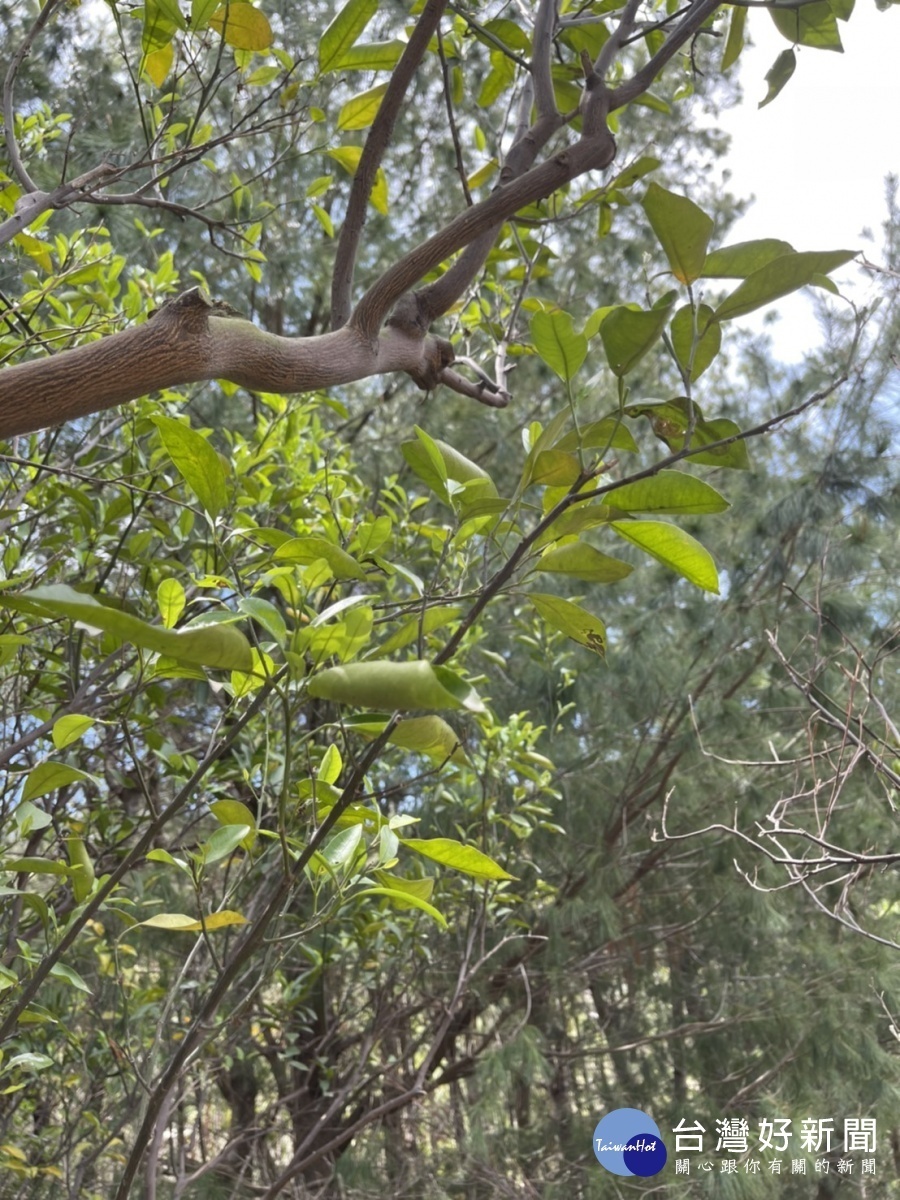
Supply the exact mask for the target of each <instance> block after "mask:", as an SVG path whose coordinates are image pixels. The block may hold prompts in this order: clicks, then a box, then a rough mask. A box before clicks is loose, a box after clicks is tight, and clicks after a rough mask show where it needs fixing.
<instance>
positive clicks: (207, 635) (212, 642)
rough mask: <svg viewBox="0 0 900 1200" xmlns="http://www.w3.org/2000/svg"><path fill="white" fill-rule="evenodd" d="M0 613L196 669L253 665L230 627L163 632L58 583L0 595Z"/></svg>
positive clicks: (246, 648)
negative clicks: (67, 626)
mask: <svg viewBox="0 0 900 1200" xmlns="http://www.w3.org/2000/svg"><path fill="white" fill-rule="evenodd" d="M0 608H10V609H12V610H13V611H15V612H27V613H33V614H37V615H39V616H54V617H69V618H70V619H71V620H73V621H79V622H80V623H81V624H83V625H87V626H88V627H89V628H91V629H99V630H102V631H103V632H105V633H110V634H112V635H113V637H115V638H117V639H118V640H119V641H121V642H130V643H131V644H132V645H134V646H139V647H140V648H141V649H143V650H151V651H153V652H154V653H156V654H166V655H169V656H170V657H171V658H175V659H178V660H179V661H181V662H188V663H196V664H197V665H198V666H204V667H217V668H222V669H225V670H228V669H232V670H238V671H247V670H249V669H250V667H251V664H252V656H251V653H250V643H249V642H248V641H247V639H246V638H245V637H244V635H243V634H242V633H241V632H240V631H239V630H237V629H235V628H234V627H233V626H232V625H207V626H203V627H201V628H192V627H190V626H188V628H186V629H178V630H175V629H162V628H160V626H158V625H148V624H147V622H146V621H141V620H140V619H139V618H138V617H133V616H131V614H130V613H126V612H122V611H121V609H117V608H107V607H106V605H104V604H100V603H98V601H97V600H95V599H94V597H93V596H90V595H87V594H86V593H84V592H76V591H75V590H74V588H70V587H69V586H68V585H67V584H63V583H59V584H53V585H52V586H50V587H39V588H32V590H31V591H29V592H21V593H20V594H19V595H14V596H8V595H2V594H0Z"/></svg>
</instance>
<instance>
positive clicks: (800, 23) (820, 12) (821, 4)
mask: <svg viewBox="0 0 900 1200" xmlns="http://www.w3.org/2000/svg"><path fill="white" fill-rule="evenodd" d="M769 13H770V15H771V17H772V20H773V21H774V23H775V28H776V29H777V30H778V32H779V33H781V34H783V35H784V37H786V38H787V39H788V41H789V42H793V43H794V44H795V45H800V46H814V47H816V49H818V50H837V51H838V52H842V51H843V49H844V47H843V46H842V45H841V35H840V33H838V27H837V18H836V17H835V15H834V12H833V10H832V8H831V5H830V4H829V3H828V0H814V2H813V3H812V4H802V5H800V6H799V7H797V8H770V9H769Z"/></svg>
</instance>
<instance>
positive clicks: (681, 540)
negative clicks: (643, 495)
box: [610, 521, 719, 595]
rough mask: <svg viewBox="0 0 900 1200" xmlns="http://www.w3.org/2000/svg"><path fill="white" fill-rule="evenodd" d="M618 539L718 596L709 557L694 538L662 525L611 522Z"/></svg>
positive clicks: (673, 526)
mask: <svg viewBox="0 0 900 1200" xmlns="http://www.w3.org/2000/svg"><path fill="white" fill-rule="evenodd" d="M610 528H611V529H614V530H615V531H616V533H617V534H618V535H619V537H621V538H624V539H625V541H626V542H631V544H632V545H633V546H637V547H638V548H639V549H641V550H643V551H645V553H647V554H649V555H651V556H652V557H653V558H655V559H656V560H657V561H658V562H661V563H662V564H663V566H666V567H668V568H669V569H670V570H672V571H674V572H675V573H676V574H677V575H681V576H683V577H684V578H685V579H687V580H688V581H689V582H690V583H693V584H695V585H696V586H697V587H699V588H702V589H703V590H704V591H707V592H715V593H716V594H717V595H718V592H719V575H718V572H717V571H716V564H715V563H714V562H713V558H712V555H711V554H710V552H709V551H708V550H707V549H706V548H705V547H704V546H701V545H700V543H699V542H698V541H697V540H696V538H692V537H691V535H690V534H689V533H685V532H684V530H683V529H679V528H678V526H677V525H669V524H667V523H666V522H664V521H612V522H611V523H610Z"/></svg>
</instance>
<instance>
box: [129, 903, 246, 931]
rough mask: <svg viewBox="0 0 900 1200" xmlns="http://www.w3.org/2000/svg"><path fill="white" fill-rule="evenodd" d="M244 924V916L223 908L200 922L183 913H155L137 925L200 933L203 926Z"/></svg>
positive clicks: (208, 928)
mask: <svg viewBox="0 0 900 1200" xmlns="http://www.w3.org/2000/svg"><path fill="white" fill-rule="evenodd" d="M246 924H247V918H246V917H242V916H241V914H240V913H239V912H233V911H232V910H230V909H227V908H223V909H222V911H221V912H215V913H210V914H209V916H208V917H204V919H203V921H202V922H201V921H196V920H194V918H193V917H188V916H185V914H184V913H157V914H156V916H155V917H149V918H148V919H147V920H146V921H139V922H138V926H141V925H144V926H146V927H147V928H148V929H169V930H172V931H174V932H177V933H200V932H201V931H202V930H203V929H204V928H205V929H206V930H207V931H208V930H211V929H224V928H226V926H228V925H246Z"/></svg>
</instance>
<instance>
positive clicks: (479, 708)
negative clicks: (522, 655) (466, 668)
mask: <svg viewBox="0 0 900 1200" xmlns="http://www.w3.org/2000/svg"><path fill="white" fill-rule="evenodd" d="M308 690H309V694H310V696H312V697H314V698H316V699H320V700H335V701H337V703H339V704H353V705H355V706H356V707H357V708H378V709H387V710H388V711H389V712H392V711H394V710H395V709H396V710H400V711H407V710H409V709H414V708H466V709H468V710H469V711H470V712H483V711H484V705H483V704H482V702H481V700H480V699H479V697H478V694H477V692H476V691H475V690H474V688H472V687H470V685H469V684H467V683H465V682H464V680H462V679H461V678H460V677H459V676H458V675H455V674H454V673H453V671H451V670H449V669H448V668H447V667H433V666H432V665H431V664H430V663H427V662H422V661H416V662H405V663H394V662H363V663H348V664H347V665H346V666H342V667H330V668H329V669H328V670H327V671H320V672H319V673H318V675H314V676H313V678H312V679H311V680H310V682H309V689H308Z"/></svg>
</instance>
